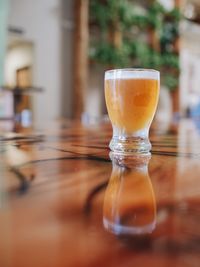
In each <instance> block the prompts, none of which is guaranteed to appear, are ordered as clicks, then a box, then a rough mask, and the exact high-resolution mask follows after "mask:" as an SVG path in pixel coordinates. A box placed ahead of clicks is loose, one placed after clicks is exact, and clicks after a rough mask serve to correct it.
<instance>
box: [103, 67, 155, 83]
mask: <svg viewBox="0 0 200 267" xmlns="http://www.w3.org/2000/svg"><path fill="white" fill-rule="evenodd" d="M104 78H105V80H113V79H153V80H160V71H158V70H155V69H144V68H123V69H111V70H107V71H105V76H104Z"/></svg>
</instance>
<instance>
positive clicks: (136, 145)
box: [109, 137, 151, 154]
mask: <svg viewBox="0 0 200 267" xmlns="http://www.w3.org/2000/svg"><path fill="white" fill-rule="evenodd" d="M109 147H110V149H111V150H112V151H113V152H115V153H122V154H133V153H140V154H147V153H149V152H150V150H151V143H150V142H149V139H147V138H141V137H126V138H123V139H120V138H118V137H113V138H112V139H111V141H110V145H109Z"/></svg>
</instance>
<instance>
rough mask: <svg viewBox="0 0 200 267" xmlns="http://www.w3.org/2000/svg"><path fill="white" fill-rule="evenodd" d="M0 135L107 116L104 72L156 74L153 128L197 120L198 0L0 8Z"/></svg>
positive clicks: (0, 1)
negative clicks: (158, 75)
mask: <svg viewBox="0 0 200 267" xmlns="http://www.w3.org/2000/svg"><path fill="white" fill-rule="evenodd" d="M0 40H1V42H0V129H1V130H2V129H3V128H6V127H7V128H6V129H8V130H9V129H10V127H12V126H10V125H12V124H11V123H13V121H15V122H20V123H22V125H23V127H30V125H31V124H33V123H34V125H36V126H38V127H43V126H45V124H47V123H48V122H50V121H53V120H59V119H62V118H69V119H71V118H76V119H82V120H83V121H86V122H87V121H97V120H99V119H101V118H102V117H103V116H105V115H106V113H107V112H106V107H105V101H104V88H103V79H104V71H105V70H107V69H111V68H124V67H135V68H138V67H141V68H154V69H157V70H160V72H161V94H160V101H159V107H158V112H157V116H156V118H157V120H158V121H160V122H162V121H172V120H176V119H178V118H180V117H182V116H183V117H189V116H199V114H200V86H199V85H200V1H199V0H159V1H158V0H157V1H150V0H140V1H137V0H135V1H134V0H90V1H89V0H42V1H41V0H35V1H32V0H0Z"/></svg>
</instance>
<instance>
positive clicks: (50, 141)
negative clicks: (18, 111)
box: [0, 120, 200, 267]
mask: <svg viewBox="0 0 200 267" xmlns="http://www.w3.org/2000/svg"><path fill="white" fill-rule="evenodd" d="M196 125H198V124H195V122H194V121H191V120H181V121H180V123H179V124H178V125H177V131H176V134H172V133H161V132H160V129H159V127H158V128H156V127H154V128H153V129H152V131H151V142H152V145H153V150H152V155H151V159H150V161H149V164H147V166H148V170H149V171H148V172H145V174H144V176H142V177H143V178H142V180H140V179H141V178H140V176H138V169H137V166H135V165H134V164H133V165H130V164H129V165H127V163H126V162H125V163H124V162H120V163H119V164H118V165H117V172H114V174H115V177H114V175H113V177H112V179H110V177H111V173H112V172H113V170H114V169H113V168H116V164H117V163H116V162H112V161H111V159H110V157H109V149H108V143H109V140H110V138H111V134H112V130H111V127H110V125H108V124H102V125H93V126H88V127H86V126H81V125H80V124H78V123H74V122H73V123H70V122H67V123H60V124H56V125H55V126H54V127H53V126H52V127H51V128H50V129H47V131H46V132H44V133H43V138H38V137H37V136H36V138H35V140H34V132H33V133H32V135H31V138H30V136H21V139H20V137H19V136H18V137H17V138H14V137H12V138H4V141H2V146H1V147H2V148H3V149H2V152H1V153H2V156H3V157H1V176H0V185H1V186H0V225H1V227H0V266H1V267H27V266H28V267H33V266H34V267H35V266H37V267H58V266H59V267H65V266H67V267H93V266H95V267H98V266H99V267H102V266H108V267H112V266H115V267H116V266H117V267H121V266H123V267H124V266H126V267H127V266H128V267H129V266H131V267H132V266H149V267H151V266H154V267H155V266H176V267H177V266H181V267H182V266H192V267H196V266H199V262H200V256H199V255H200V230H199V229H200V228H199V220H200V208H199V207H200V189H199V188H200V179H199V175H200V164H199V160H200V136H199V132H198V128H197V127H196ZM8 147H14V148H15V149H14V151H15V152H14V153H15V156H16V155H17V153H19V155H21V158H23V162H22V161H21V162H19V163H18V162H16V164H15V162H14V163H13V161H12V159H9V157H12V154H9V153H7V151H8V150H7V149H8ZM22 155H23V157H22ZM26 157H27V161H26V160H24V159H25V158H26ZM135 168H136V169H135ZM120 173H123V177H121V176H120V175H121V174H120ZM136 173H137V175H136ZM145 177H146V182H145ZM112 183H115V186H113V185H112ZM142 188H143V189H142ZM148 190H149V191H148ZM105 192H106V193H105ZM108 192H109V194H108ZM117 192H118V199H117V200H116V201H114V202H112V201H111V200H110V198H109V197H110V196H111V195H112V194H113V196H114V199H116V197H117V195H116V194H117ZM134 192H135V193H134ZM147 192H149V193H147ZM106 194H107V195H106ZM147 196H149V197H147ZM142 199H143V200H144V201H143V200H142ZM148 199H150V200H151V203H152V204H151V205H153V206H150V204H148V205H147V206H148V209H147V210H148V216H149V217H145V216H146V215H145V209H144V207H147V206H145V205H146V204H145V203H147V201H148ZM138 200H140V201H138ZM106 203H107V204H106ZM142 203H143V204H145V205H143V204H142ZM149 203H150V202H149ZM105 205H106V206H105ZM113 205H114V206H113ZM142 205H143V206H142ZM103 207H104V209H103ZM151 207H152V208H151ZM105 209H106V211H105ZM112 209H114V210H115V211H117V209H118V211H119V213H118V215H117V216H118V217H116V216H114V217H112V216H111V217H110V218H112V221H113V223H114V224H121V225H125V226H126V223H127V222H128V226H129V227H134V226H135V219H134V218H135V217H134V214H135V215H137V216H143V217H141V218H143V219H142V220H138V221H137V223H142V224H144V223H145V221H147V219H148V218H150V215H149V214H150V213H149V212H151V211H152V212H153V213H152V214H153V217H152V218H154V217H155V220H156V222H155V228H154V230H153V231H152V232H151V233H150V232H149V233H145V232H143V233H141V234H134V233H133V232H132V233H122V232H120V231H119V232H118V233H115V232H112V231H109V230H108V229H106V228H105V227H104V225H103V217H104V216H105V215H106V216H107V214H111V213H110V212H112ZM105 212H106V213H105ZM141 212H142V213H141ZM155 212H156V213H155ZM154 213H155V214H154ZM114 214H115V215H116V214H117V213H114ZM141 214H142V215H141ZM125 215H126V216H125ZM109 216H110V215H109ZM127 218H128V219H127ZM138 218H140V217H138Z"/></svg>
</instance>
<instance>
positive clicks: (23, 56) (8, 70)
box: [5, 43, 33, 87]
mask: <svg viewBox="0 0 200 267" xmlns="http://www.w3.org/2000/svg"><path fill="white" fill-rule="evenodd" d="M32 64H33V46H32V44H29V43H25V44H18V45H15V46H12V47H10V48H9V49H8V50H7V53H6V59H5V84H6V85H7V86H10V87H14V86H15V85H16V70H17V69H19V68H23V67H26V66H32Z"/></svg>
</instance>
